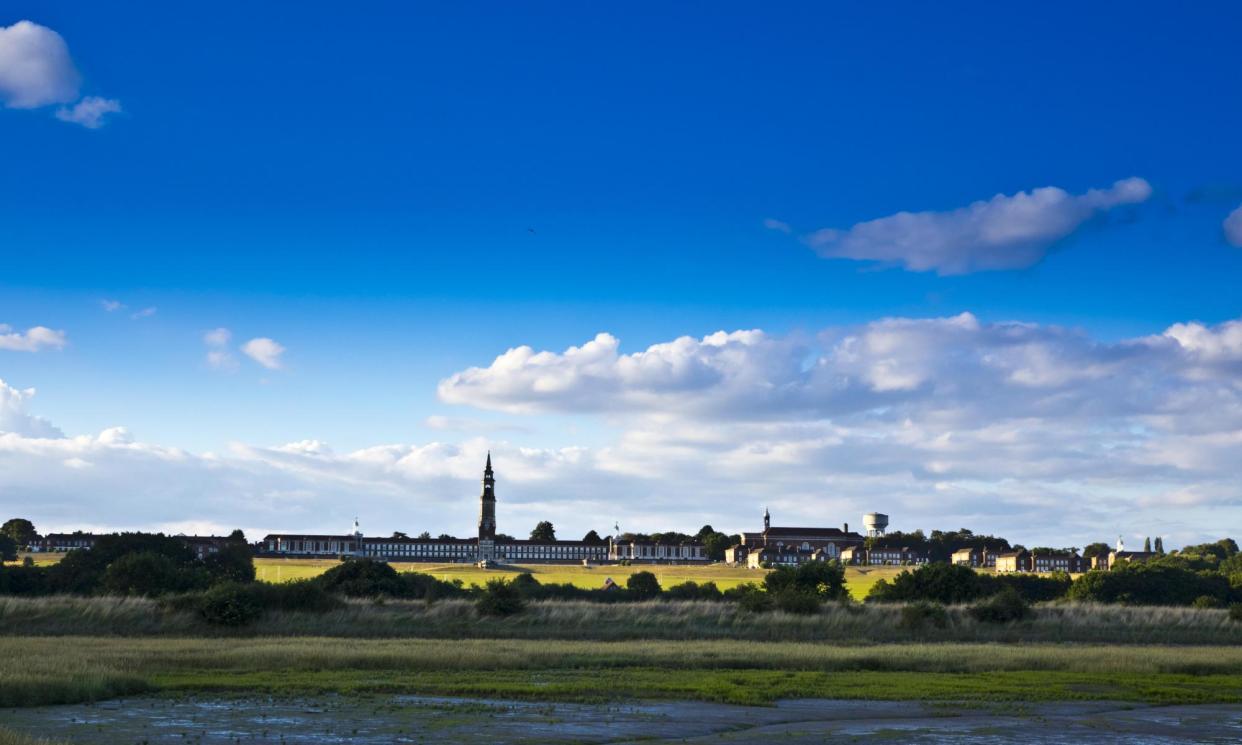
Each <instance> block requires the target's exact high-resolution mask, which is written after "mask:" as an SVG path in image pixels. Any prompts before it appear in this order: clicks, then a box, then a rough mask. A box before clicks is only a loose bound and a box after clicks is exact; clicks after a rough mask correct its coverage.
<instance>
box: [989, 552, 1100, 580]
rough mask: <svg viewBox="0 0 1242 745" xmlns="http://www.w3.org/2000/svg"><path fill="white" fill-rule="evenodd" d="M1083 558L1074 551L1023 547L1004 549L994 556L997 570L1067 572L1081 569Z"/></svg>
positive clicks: (1075, 571) (1072, 572)
mask: <svg viewBox="0 0 1242 745" xmlns="http://www.w3.org/2000/svg"><path fill="white" fill-rule="evenodd" d="M1083 566H1084V564H1083V559H1082V557H1081V556H1079V555H1078V553H1077V552H1074V551H1039V552H1034V553H1032V552H1030V551H1027V550H1025V549H1020V550H1018V551H1005V552H1003V553H1001V554H998V555H997V557H996V571H998V572H1039V573H1044V572H1069V573H1071V574H1076V573H1078V572H1081V571H1083Z"/></svg>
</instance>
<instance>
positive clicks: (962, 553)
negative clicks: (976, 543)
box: [952, 547, 999, 569]
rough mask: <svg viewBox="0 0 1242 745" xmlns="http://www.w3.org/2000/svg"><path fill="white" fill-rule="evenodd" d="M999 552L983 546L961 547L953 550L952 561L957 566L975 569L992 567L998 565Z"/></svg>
mask: <svg viewBox="0 0 1242 745" xmlns="http://www.w3.org/2000/svg"><path fill="white" fill-rule="evenodd" d="M998 553H999V552H997V551H993V550H990V549H983V548H969V547H967V548H959V549H958V550H956V551H954V552H953V558H952V561H953V563H954V564H955V565H957V566H964V567H971V568H973V569H981V568H991V567H994V566H996V556H997V554H998Z"/></svg>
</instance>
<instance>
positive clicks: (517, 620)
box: [0, 597, 1242, 645]
mask: <svg viewBox="0 0 1242 745" xmlns="http://www.w3.org/2000/svg"><path fill="white" fill-rule="evenodd" d="M946 616H947V622H946V623H945V624H944V625H943V626H942V627H941V626H939V625H933V624H926V625H922V626H918V625H914V626H912V625H911V624H910V623H909V622H908V621H907V622H904V623H903V620H902V607H901V606H899V605H865V606H864V605H856V604H855V605H826V606H824V608H823V609H821V610H820V611H819V612H818V613H814V614H809V615H793V614H786V613H780V612H774V613H760V614H756V613H751V612H749V611H746V610H743V609H741V608H740V607H738V605H736V604H733V603H710V602H693V601H686V602H667V601H652V602H647V603H617V604H596V603H588V602H578V601H541V602H534V603H530V604H529V605H528V606H527V609H526V610H525V611H524V612H522V613H519V614H517V615H514V616H509V617H504V618H497V617H481V616H479V614H478V613H477V612H476V611H475V609H474V607H473V604H472V603H470V602H469V601H466V600H442V601H438V602H435V603H431V604H428V603H425V602H412V601H388V602H383V603H377V602H372V601H353V602H350V603H348V604H347V605H346V606H345V607H344V608H342V609H340V610H336V611H331V612H326V613H294V612H271V613H268V614H266V615H264V616H263V617H262V618H261V619H260V620H259V621H258V622H257V623H255V624H253V625H251V626H249V627H245V628H242V629H240V630H227V629H221V628H218V627H213V626H210V625H208V624H206V623H204V622H203V621H202V620H201V619H199V618H198V617H197V616H196V615H195V614H193V613H191V612H188V611H174V610H170V609H168V608H166V607H165V606H162V605H161V604H160V603H158V602H156V601H152V600H146V599H141V598H107V597H104V598H76V597H50V598H13V597H6V598H0V637H2V636H3V635H6V634H7V635H14V634H20V635H37V636H75V635H76V636H81V635H89V636H113V635H115V636H232V637H237V636H241V637H246V636H328V637H360V638H437V639H471V638H482V639H493V638H506V639H565V640H598V641H608V640H637V639H656V640H658V639H666V640H697V639H737V640H748V641H807V642H824V643H834V644H845V643H850V644H857V643H892V642H1078V643H1108V644H1166V645H1169V644H1186V645H1194V644H1219V645H1236V644H1242V624H1239V623H1237V622H1234V621H1230V619H1229V615H1228V612H1227V611H1225V610H1220V609H1210V608H1171V607H1170V608H1164V607H1127V606H1117V605H1087V604H1046V605H1041V606H1039V607H1038V608H1037V611H1036V613H1035V616H1034V618H1033V619H1031V620H1028V621H1023V622H1020V623H1013V624H989V623H981V622H979V621H976V620H974V619H973V618H971V616H970V615H969V613H967V612H966V609H965V608H962V607H950V608H948V609H947V613H946Z"/></svg>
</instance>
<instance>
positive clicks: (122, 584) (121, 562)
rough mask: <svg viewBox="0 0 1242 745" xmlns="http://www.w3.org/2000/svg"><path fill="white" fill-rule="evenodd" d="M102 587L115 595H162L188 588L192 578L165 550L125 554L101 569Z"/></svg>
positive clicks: (192, 581) (192, 582) (191, 583)
mask: <svg viewBox="0 0 1242 745" xmlns="http://www.w3.org/2000/svg"><path fill="white" fill-rule="evenodd" d="M102 584H103V589H104V590H106V591H107V592H110V593H115V594H118V595H148V596H151V595H165V594H167V593H170V592H182V591H184V590H188V589H191V588H192V586H193V585H194V584H195V581H194V578H193V577H191V576H190V575H189V573H188V572H186V571H185V570H184V568H183V567H180V566H178V565H177V563H176V562H175V561H173V560H172V559H170V558H168V557H167V556H165V555H164V554H160V553H155V552H154V551H142V552H139V553H133V554H125V555H124V556H122V557H120V558H118V559H117V560H116V561H114V562H112V563H111V564H109V565H108V568H107V569H105V570H104V575H103V583H102Z"/></svg>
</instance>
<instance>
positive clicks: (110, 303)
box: [99, 300, 125, 313]
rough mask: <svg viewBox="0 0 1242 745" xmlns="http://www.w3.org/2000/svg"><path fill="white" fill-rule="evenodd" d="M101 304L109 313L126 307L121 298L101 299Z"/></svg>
mask: <svg viewBox="0 0 1242 745" xmlns="http://www.w3.org/2000/svg"><path fill="white" fill-rule="evenodd" d="M99 305H100V306H101V307H103V309H104V310H106V311H107V312H109V313H115V312H117V311H118V310H121V309H122V308H124V307H125V303H122V302H121V301H120V300H100V301H99Z"/></svg>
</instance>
